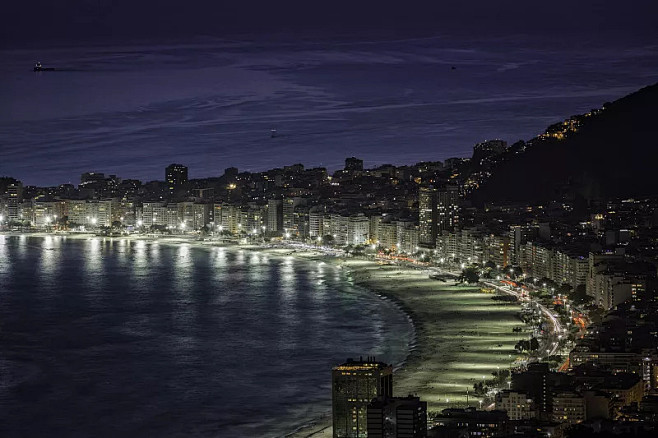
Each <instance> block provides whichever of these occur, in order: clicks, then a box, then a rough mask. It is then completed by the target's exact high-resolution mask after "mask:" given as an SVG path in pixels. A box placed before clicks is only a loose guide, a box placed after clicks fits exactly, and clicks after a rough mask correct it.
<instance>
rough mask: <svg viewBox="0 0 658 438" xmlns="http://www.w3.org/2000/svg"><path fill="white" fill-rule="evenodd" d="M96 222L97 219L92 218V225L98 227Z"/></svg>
mask: <svg viewBox="0 0 658 438" xmlns="http://www.w3.org/2000/svg"><path fill="white" fill-rule="evenodd" d="M96 221H97V219H96V218H95V217H92V218H91V223H92V224H94V225H96Z"/></svg>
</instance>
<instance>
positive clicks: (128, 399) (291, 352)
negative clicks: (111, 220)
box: [0, 236, 412, 437]
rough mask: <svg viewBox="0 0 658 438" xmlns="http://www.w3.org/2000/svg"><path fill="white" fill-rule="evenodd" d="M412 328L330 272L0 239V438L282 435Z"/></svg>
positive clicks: (140, 249)
mask: <svg viewBox="0 0 658 438" xmlns="http://www.w3.org/2000/svg"><path fill="white" fill-rule="evenodd" d="M411 337H412V327H411V326H410V323H409V321H408V319H407V318H406V316H405V315H404V314H402V313H401V312H400V311H399V310H398V309H397V308H396V307H395V306H394V305H393V304H391V303H390V302H388V301H386V300H382V299H380V298H379V297H377V296H376V295H375V294H372V293H369V292H366V291H364V290H362V289H360V288H358V287H355V286H354V285H352V284H351V283H350V281H349V279H348V278H347V276H346V275H345V273H344V272H342V271H341V270H340V269H339V268H336V267H333V266H330V265H328V264H325V263H322V262H320V263H316V262H305V261H300V260H296V259H294V258H292V257H289V256H287V257H286V256H284V257H273V256H270V255H265V254H262V253H257V252H249V251H243V250H230V249H224V248H217V247H207V248H198V247H194V246H192V245H189V244H180V245H166V244H162V243H160V244H158V243H151V242H145V241H132V242H131V241H126V240H116V239H115V240H111V239H101V238H90V239H88V240H73V239H70V238H69V239H67V238H64V237H44V238H41V237H25V236H0V435H1V436H3V437H13V436H29V437H45V436H67V437H89V436H158V437H161V436H200V437H225V436H238V437H239V436H280V435H282V434H284V433H285V432H289V431H291V430H292V429H294V427H295V426H296V425H299V424H300V423H303V422H305V421H306V420H308V419H312V418H315V417H317V416H318V415H320V414H322V413H325V412H326V411H327V410H328V409H329V408H330V398H331V395H330V369H331V366H332V365H333V364H335V363H337V362H340V361H343V360H344V359H345V358H346V357H348V356H359V355H360V354H363V355H366V354H374V355H377V356H378V357H381V358H382V359H385V360H387V361H390V362H394V363H400V362H401V361H403V360H404V357H405V355H406V352H407V345H408V343H409V341H410V339H411Z"/></svg>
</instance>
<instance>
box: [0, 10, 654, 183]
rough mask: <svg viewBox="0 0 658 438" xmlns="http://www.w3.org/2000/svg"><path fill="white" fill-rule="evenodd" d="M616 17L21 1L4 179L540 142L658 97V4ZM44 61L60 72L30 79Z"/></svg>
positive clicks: (5, 44) (13, 34)
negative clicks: (657, 90) (562, 127)
mask: <svg viewBox="0 0 658 438" xmlns="http://www.w3.org/2000/svg"><path fill="white" fill-rule="evenodd" d="M619 4H620V3H619V2H617V1H587V0H586V1H578V2H571V1H564V0H559V1H553V2H544V3H537V2H532V3H530V2H522V1H509V0H508V1H497V2H491V1H484V0H470V1H468V0H466V1H450V2H446V1H433V2H425V1H421V2H395V3H391V2H371V1H364V2H361V1H359V2H356V1H351V2H345V1H338V2H336V1H332V2H329V1H327V2H308V1H305V2H301V1H299V2H291V1H280V2H271V1H268V2H264V1H253V0H251V1H249V0H248V1H240V2H217V1H205V0H189V1H185V2H179V1H172V0H161V1H158V2H151V1H140V2H134V1H127V0H118V1H117V0H115V1H110V0H68V1H61V2H52V1H45V0H34V1H30V2H13V3H10V4H8V5H5V6H4V10H3V14H2V17H1V18H0V20H2V22H0V57H1V58H2V59H3V63H2V64H1V65H0V153H1V154H3V160H0V175H10V176H14V177H17V178H19V179H21V180H23V181H24V182H25V183H27V184H39V185H55V184H60V183H63V182H73V183H76V182H77V179H78V177H79V174H80V173H82V172H85V171H102V172H106V173H113V174H118V175H119V176H122V177H125V178H139V179H143V180H150V179H161V178H162V173H163V169H164V167H165V166H166V165H167V164H169V163H170V162H182V163H184V164H187V165H189V166H190V175H191V177H206V176H215V175H219V174H221V173H222V172H223V169H224V168H225V167H229V166H237V167H239V168H240V169H244V170H252V171H258V170H264V169H267V168H271V167H277V166H282V165H285V164H291V163H292V162H297V161H302V162H303V163H304V164H307V165H309V166H315V165H322V166H326V167H328V168H329V169H330V170H333V169H335V168H338V167H340V166H341V163H342V160H343V159H344V157H345V156H350V155H357V156H360V157H362V158H364V160H365V162H366V165H367V166H373V165H378V164H384V163H392V164H408V163H412V162H415V161H421V160H436V159H438V160H442V159H445V158H448V157H450V156H467V155H470V150H471V148H472V146H473V144H474V143H476V142H478V141H482V140H485V139H488V138H503V139H505V140H507V141H509V142H513V141H516V140H518V139H529V138H531V137H532V136H534V135H537V134H538V133H540V132H541V131H542V130H543V129H544V128H545V127H546V126H548V125H549V124H551V123H554V122H556V121H559V120H561V119H563V118H566V117H568V116H569V115H571V114H577V113H580V112H586V111H588V110H589V109H591V108H594V107H598V106H600V105H601V104H602V103H603V102H605V101H608V100H613V99H616V98H619V97H622V96H623V95H625V94H628V93H630V92H632V91H634V90H636V89H637V88H640V87H642V86H644V85H648V84H651V83H654V82H656V80H657V79H658V78H657V77H656V71H658V45H657V44H656V41H658V26H656V25H655V17H656V16H658V2H655V1H651V0H639V1H633V2H627V3H624V5H623V6H624V7H623V8H620V6H619ZM36 60H40V61H43V62H44V64H45V65H47V66H54V67H57V68H59V69H60V70H64V71H61V72H58V73H55V74H48V73H44V74H42V75H34V74H32V73H31V72H30V68H31V65H32V64H33V63H34V62H35V61H36ZM451 67H456V68H457V70H451ZM271 128H277V129H278V130H279V131H280V132H281V133H282V136H281V138H280V139H278V140H277V143H273V142H271V141H269V140H268V135H267V133H268V132H269V130H270V129H271Z"/></svg>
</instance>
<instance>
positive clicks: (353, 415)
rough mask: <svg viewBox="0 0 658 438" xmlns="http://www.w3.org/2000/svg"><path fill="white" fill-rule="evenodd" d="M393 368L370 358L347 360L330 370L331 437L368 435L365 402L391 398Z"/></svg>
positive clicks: (355, 437)
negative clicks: (332, 431)
mask: <svg viewBox="0 0 658 438" xmlns="http://www.w3.org/2000/svg"><path fill="white" fill-rule="evenodd" d="M392 395H393V367H392V366H391V365H388V364H385V363H383V362H377V361H375V359H374V358H366V359H365V360H363V359H362V358H360V359H359V360H358V361H355V360H352V359H347V362H345V363H344V364H342V365H338V366H336V367H334V368H333V370H332V407H333V409H332V411H333V430H334V434H333V436H334V438H365V437H367V436H368V405H369V404H370V403H371V401H372V400H373V399H375V398H377V397H388V398H390V397H392Z"/></svg>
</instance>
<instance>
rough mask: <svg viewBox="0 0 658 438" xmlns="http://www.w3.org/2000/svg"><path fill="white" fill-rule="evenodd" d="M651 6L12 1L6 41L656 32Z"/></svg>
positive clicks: (606, 1) (647, 0)
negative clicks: (357, 32) (325, 34)
mask: <svg viewBox="0 0 658 438" xmlns="http://www.w3.org/2000/svg"><path fill="white" fill-rule="evenodd" d="M656 16H658V2H656V1H655V0H634V1H632V2H619V1H617V0H615V1H612V0H598V1H597V0H578V1H574V0H569V1H566V0H555V1H545V2H530V1H527V0H526V1H519V0H496V1H491V0H460V1H445V0H433V1H426V0H420V1H418V0H416V1H402V0H399V1H396V2H390V1H371V0H365V1H364V0H351V1H344V0H336V1H326V0H325V1H322V0H316V1H309V0H306V1H291V0H281V1H272V0H268V1H263V0H233V1H222V0H177V1H174V0H158V1H149V0H60V1H52V0H31V1H30V0H24V1H18V0H13V2H12V3H10V4H8V5H6V6H5V7H4V8H3V17H4V18H3V21H4V23H2V27H1V28H0V35H1V36H2V38H4V40H5V41H11V42H15V41H21V40H37V41H39V40H46V39H52V38H73V39H85V38H110V37H114V38H119V37H130V36H146V37H148V36H166V35H172V36H179V35H189V36H194V35H203V34H205V35H217V36H224V35H228V34H234V33H236V32H259V31H260V32H276V31H283V32H285V31H291V30H293V31H315V30H320V31H341V30H345V31H352V30H378V31H379V30H394V29H404V30H414V29H417V30H431V31H442V30H446V31H451V32H455V31H461V32H465V33H468V32H474V33H479V34H482V33H498V34H500V33H506V32H507V33H512V32H569V33H572V32H578V33H587V32H597V33H599V34H602V35H609V34H610V35H612V34H615V35H617V34H619V35H623V34H624V33H633V34H641V33H655V32H656V27H657V26H656V25H655V17H656Z"/></svg>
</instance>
